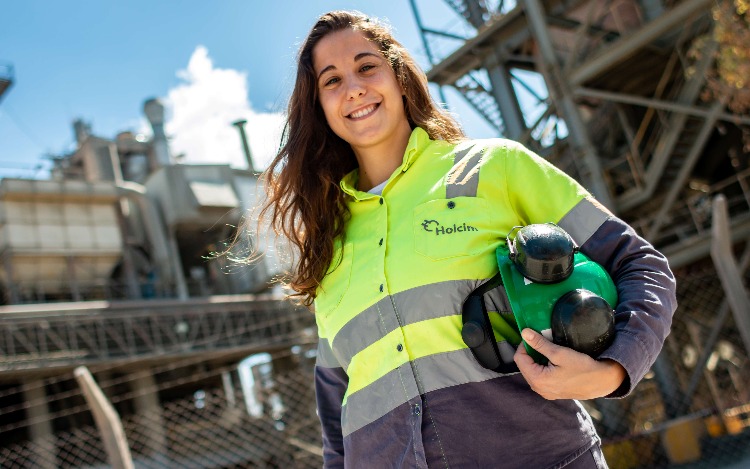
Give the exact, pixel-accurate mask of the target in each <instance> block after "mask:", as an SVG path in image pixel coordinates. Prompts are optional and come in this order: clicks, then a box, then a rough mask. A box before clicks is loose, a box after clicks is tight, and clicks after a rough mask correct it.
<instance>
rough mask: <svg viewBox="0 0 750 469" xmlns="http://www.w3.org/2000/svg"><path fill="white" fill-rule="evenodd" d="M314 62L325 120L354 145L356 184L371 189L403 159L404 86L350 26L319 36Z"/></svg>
mask: <svg viewBox="0 0 750 469" xmlns="http://www.w3.org/2000/svg"><path fill="white" fill-rule="evenodd" d="M313 67H314V68H315V71H316V74H317V76H318V96H319V101H320V106H321V107H322V108H323V112H324V114H325V116H326V121H327V122H328V125H330V126H331V130H333V132H334V133H335V134H336V135H338V136H339V137H340V138H341V139H342V140H344V141H346V142H348V143H349V145H351V147H352V150H353V151H354V156H355V157H356V158H357V164H358V165H359V184H358V188H359V190H364V191H367V190H370V189H371V188H372V187H374V186H375V185H377V184H379V183H381V182H382V181H385V180H386V179H388V176H390V175H391V173H392V172H393V170H394V169H396V168H397V167H398V166H399V165H400V164H401V159H402V157H403V148H406V143H407V142H408V141H409V136H410V135H411V127H410V126H409V121H408V120H407V119H406V111H405V110H404V102H403V95H404V90H403V88H402V86H401V84H400V83H399V82H398V80H397V79H396V74H395V72H394V71H393V69H392V68H391V66H390V64H389V63H388V61H387V60H386V59H385V57H383V54H381V53H380V51H379V50H378V49H377V47H375V45H374V44H373V43H372V42H371V41H370V40H369V39H367V37H365V35H364V34H363V33H362V32H360V31H355V30H353V29H345V30H342V31H337V32H335V33H332V34H329V35H328V36H325V37H324V38H323V39H321V40H320V42H319V43H318V45H317V47H315V49H314V51H313Z"/></svg>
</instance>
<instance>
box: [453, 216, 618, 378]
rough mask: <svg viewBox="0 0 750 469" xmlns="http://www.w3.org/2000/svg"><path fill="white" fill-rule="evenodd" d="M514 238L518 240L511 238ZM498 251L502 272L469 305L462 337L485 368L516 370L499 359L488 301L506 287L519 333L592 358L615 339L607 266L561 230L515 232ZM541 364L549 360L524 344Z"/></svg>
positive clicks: (470, 298) (533, 228)
mask: <svg viewBox="0 0 750 469" xmlns="http://www.w3.org/2000/svg"><path fill="white" fill-rule="evenodd" d="M514 233H515V237H513V238H512V235H513V234H514ZM506 243H507V244H506V245H500V246H498V248H497V250H496V251H495V256H496V259H497V263H498V268H499V272H498V274H497V275H495V276H494V277H492V278H491V279H490V280H488V281H487V282H485V283H484V284H482V285H480V286H479V287H478V288H477V289H476V290H474V291H473V292H472V293H471V294H470V295H469V296H468V297H467V298H466V300H465V301H464V304H463V308H462V320H463V323H464V327H463V329H462V331H461V336H462V338H463V340H464V343H466V345H467V346H469V348H470V349H471V351H472V353H473V355H474V357H475V358H476V359H477V361H478V362H479V363H480V364H481V365H482V366H483V367H484V368H487V369H490V370H495V371H498V372H501V373H508V372H510V371H513V370H514V369H515V370H517V367H516V366H515V363H511V364H506V363H504V362H503V360H502V358H501V357H500V352H499V349H498V346H497V341H496V340H495V336H494V334H493V331H492V326H491V324H490V321H489V316H488V314H487V310H486V306H485V304H484V298H483V296H484V295H485V294H486V293H487V292H489V291H490V290H492V289H493V288H497V287H498V286H500V285H503V286H504V287H505V291H506V294H507V296H508V300H509V302H510V305H511V310H512V312H513V317H514V318H515V321H516V325H517V326H518V330H522V329H524V328H526V327H529V328H531V329H533V330H535V331H537V332H540V333H541V334H542V335H544V336H545V337H547V338H548V339H550V340H552V341H553V342H555V343H556V344H558V345H563V346H566V347H570V348H572V349H574V350H577V351H579V352H582V353H586V354H588V355H590V356H592V357H596V356H598V355H599V354H601V352H603V351H604V350H606V348H607V347H609V345H610V344H611V342H612V340H613V339H614V311H613V310H612V307H611V306H610V305H613V304H616V303H617V291H616V289H615V286H614V282H613V281H612V279H611V278H610V277H609V274H608V273H607V272H606V271H605V270H604V268H603V267H602V266H600V265H599V264H597V263H596V262H594V261H592V260H591V259H589V258H588V257H587V256H586V255H584V254H583V253H581V252H579V251H578V248H577V247H576V245H575V243H574V242H573V239H572V238H571V237H570V235H568V233H566V232H565V231H564V230H563V229H562V228H559V227H558V226H556V225H554V224H551V223H547V224H536V225H528V226H525V227H514V228H513V229H512V230H511V231H510V233H509V234H508V237H507V238H506ZM523 343H524V346H525V347H526V350H527V352H528V353H529V355H531V356H532V357H533V358H534V359H535V360H536V361H537V362H538V363H543V364H544V363H547V359H546V357H544V356H543V355H541V354H540V353H538V352H537V351H536V350H534V349H532V348H531V347H529V346H528V344H526V343H525V342H523Z"/></svg>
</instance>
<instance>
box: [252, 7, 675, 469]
mask: <svg viewBox="0 0 750 469" xmlns="http://www.w3.org/2000/svg"><path fill="white" fill-rule="evenodd" d="M265 178H266V182H267V184H266V187H267V188H268V201H267V204H266V206H265V207H264V209H263V211H262V212H261V215H262V216H263V215H265V216H268V217H270V220H271V223H272V224H273V226H274V227H275V228H276V230H277V231H278V232H281V233H283V234H284V235H285V236H287V237H288V238H289V239H290V241H291V242H292V244H293V246H294V247H295V248H296V250H297V261H296V263H295V265H294V268H293V270H292V272H290V275H289V280H290V281H289V286H290V287H291V289H292V290H294V292H295V296H297V297H298V298H299V299H301V300H302V302H303V303H305V304H306V305H308V306H309V305H312V304H313V303H314V305H315V316H316V322H317V326H318V336H319V345H318V353H317V362H316V367H315V387H316V396H317V409H318V415H319V417H320V420H321V424H322V430H323V452H324V459H325V466H326V467H343V466H349V467H428V466H434V467H438V466H440V467H443V466H445V467H498V466H503V467H519V468H520V467H523V468H527V467H563V466H564V467H566V468H569V469H576V468H579V469H583V468H599V469H601V468H603V467H606V462H605V461H604V459H603V456H602V452H601V449H600V440H599V437H598V436H597V434H596V431H595V429H594V426H593V423H592V421H591V418H590V417H589V415H588V414H587V413H586V411H585V410H584V409H583V407H582V406H581V405H580V404H579V403H578V402H577V401H576V400H575V399H592V398H598V397H605V396H606V397H621V396H624V395H627V394H628V393H630V392H631V391H632V389H633V387H634V386H635V385H636V384H637V383H638V381H640V379H641V378H642V377H643V375H644V374H645V373H646V371H647V370H648V369H649V367H650V366H651V365H652V363H653V361H654V360H655V358H656V356H657V355H658V353H659V350H660V348H661V346H662V344H663V341H664V338H665V336H666V334H667V333H668V331H669V326H670V321H671V315H672V314H673V312H674V308H675V307H676V304H675V284H674V278H673V276H672V274H671V272H670V271H669V267H668V265H667V262H666V259H665V258H664V256H663V255H661V254H660V253H659V252H657V251H656V250H655V249H654V248H653V247H652V246H650V245H649V244H648V243H647V242H646V241H645V240H643V239H642V238H640V237H638V235H637V234H636V233H635V232H634V231H633V229H632V228H631V227H629V226H627V225H626V224H625V223H624V222H622V221H621V220H619V219H618V218H616V217H615V216H613V215H612V214H611V213H610V212H609V211H608V210H607V209H606V208H604V207H603V206H602V205H601V204H599V203H598V202H596V201H595V200H593V198H592V197H591V195H590V194H589V193H588V192H587V191H586V190H585V189H584V188H583V187H581V186H580V185H579V184H578V183H577V182H576V181H574V180H572V179H570V178H569V177H568V176H567V175H565V174H564V173H562V172H561V171H560V170H558V169H557V168H555V167H554V166H552V165H551V164H549V163H548V162H546V161H545V160H543V159H541V158H539V157H538V156H537V155H534V154H533V153H531V152H530V151H528V150H527V149H526V148H524V147H523V146H521V145H519V144H518V143H516V142H512V141H509V140H503V139H494V140H469V139H466V138H465V137H464V135H463V133H462V131H461V129H460V128H459V127H458V125H457V124H456V122H455V121H454V120H453V119H452V118H451V117H450V116H449V115H448V114H447V113H446V112H445V111H444V110H442V109H441V108H440V107H439V106H438V105H437V104H435V103H434V102H433V100H432V99H431V97H430V95H429V92H428V89H427V79H426V77H425V75H424V73H423V72H422V71H421V70H420V69H419V68H418V67H417V66H416V65H415V63H414V61H413V59H412V58H411V56H410V55H409V53H408V52H407V51H406V50H404V48H403V47H402V46H401V45H400V44H399V43H398V42H397V41H396V40H395V39H394V38H393V36H392V35H391V34H390V32H389V30H388V29H387V28H386V27H385V26H383V25H382V24H380V23H379V22H378V21H377V20H376V19H374V18H371V17H368V16H365V15H363V14H361V13H357V12H345V11H334V12H330V13H326V14H325V15H323V16H321V17H320V18H319V19H318V21H317V23H316V24H315V25H314V26H313V28H312V30H311V31H310V33H309V34H308V36H307V38H306V40H305V41H304V43H303V44H302V48H301V49H300V53H299V57H298V63H297V76H296V82H295V86H294V91H293V93H292V96H291V98H290V101H289V109H288V117H287V126H286V130H285V135H284V140H283V146H282V148H281V150H280V152H279V153H278V155H277V156H276V158H275V159H274V161H273V162H272V164H271V166H270V167H269V169H268V170H267V172H266V173H265ZM547 222H552V223H556V224H557V225H558V226H559V227H560V228H563V229H564V230H567V231H568V232H569V233H570V235H571V237H572V239H573V240H574V241H575V243H576V244H577V246H578V247H579V249H580V252H581V253H584V254H586V255H587V256H588V257H589V258H590V259H591V260H593V261H594V262H596V263H598V264H600V265H601V266H602V267H603V268H604V269H606V271H607V272H608V274H609V275H610V276H611V277H612V278H613V279H614V282H615V284H616V287H617V291H618V303H617V305H616V311H615V321H616V332H615V337H614V340H613V342H612V344H611V345H610V346H609V348H607V349H606V350H604V351H603V352H602V353H601V354H600V355H599V356H598V357H596V358H592V357H590V356H588V355H586V354H583V353H579V352H577V351H575V350H572V349H570V348H566V347H563V346H560V345H556V344H554V343H552V342H550V341H548V340H546V339H545V338H544V337H543V336H542V335H540V334H537V333H535V332H533V331H531V330H530V329H524V330H523V331H520V330H518V327H517V324H516V322H515V321H514V319H513V314H512V311H511V308H510V303H509V300H508V297H507V294H506V292H505V289H504V288H503V286H502V285H500V286H497V284H496V283H494V278H496V276H497V274H498V261H497V258H496V257H495V253H496V250H497V249H498V248H499V247H501V245H502V244H503V243H505V240H506V237H507V236H508V234H509V233H510V232H512V231H513V230H514V229H515V228H514V227H519V226H525V225H530V224H539V223H547ZM488 279H489V280H488ZM532 283H533V282H532ZM476 292H486V295H485V296H482V293H476ZM472 295H473V296H472ZM470 297H471V298H479V301H483V302H484V304H489V305H490V307H491V308H486V309H487V310H488V312H487V314H486V316H488V317H487V320H486V321H485V322H486V323H487V324H486V329H482V330H476V331H475V332H481V333H482V334H480V335H483V337H484V336H487V337H489V336H490V335H493V336H494V337H495V339H496V341H495V342H493V347H494V351H495V352H496V353H497V355H498V356H499V357H500V358H499V359H500V360H502V362H503V363H502V364H501V366H499V367H497V368H494V369H487V368H485V367H484V366H482V365H480V364H479V362H478V361H477V359H475V357H474V355H473V353H474V352H473V350H472V349H470V348H469V347H468V346H467V344H466V343H465V342H464V339H463V336H462V328H463V322H462V313H461V312H462V306H463V304H464V302H465V301H468V300H467V298H470ZM490 309H491V311H489V310H490ZM490 314H491V317H489V315H490ZM477 327H479V326H477ZM482 327H484V326H482ZM521 336H523V338H524V340H525V341H526V343H527V344H528V345H529V346H530V347H532V348H533V349H535V350H536V351H538V352H539V353H541V354H542V355H544V356H545V357H547V358H548V359H549V362H548V363H547V364H544V365H542V364H538V363H536V362H535V361H534V359H533V358H532V357H531V356H530V355H529V354H528V353H527V351H526V348H525V347H518V345H519V344H520V342H521ZM472 337H473V336H472ZM540 441H543V444H541V445H540V444H539V442H540Z"/></svg>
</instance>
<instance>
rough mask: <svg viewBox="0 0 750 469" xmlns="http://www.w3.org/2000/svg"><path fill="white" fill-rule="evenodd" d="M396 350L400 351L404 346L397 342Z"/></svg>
mask: <svg viewBox="0 0 750 469" xmlns="http://www.w3.org/2000/svg"><path fill="white" fill-rule="evenodd" d="M396 350H398V351H399V352H400V351H402V350H404V346H403V345H401V344H398V345H396Z"/></svg>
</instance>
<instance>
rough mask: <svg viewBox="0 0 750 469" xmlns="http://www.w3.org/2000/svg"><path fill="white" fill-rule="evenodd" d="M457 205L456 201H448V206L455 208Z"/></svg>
mask: <svg viewBox="0 0 750 469" xmlns="http://www.w3.org/2000/svg"><path fill="white" fill-rule="evenodd" d="M455 206H456V203H455V202H454V201H452V200H451V201H450V202H448V208H454V207H455Z"/></svg>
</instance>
